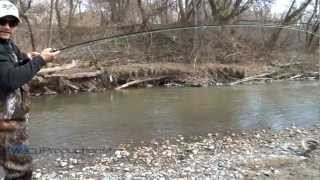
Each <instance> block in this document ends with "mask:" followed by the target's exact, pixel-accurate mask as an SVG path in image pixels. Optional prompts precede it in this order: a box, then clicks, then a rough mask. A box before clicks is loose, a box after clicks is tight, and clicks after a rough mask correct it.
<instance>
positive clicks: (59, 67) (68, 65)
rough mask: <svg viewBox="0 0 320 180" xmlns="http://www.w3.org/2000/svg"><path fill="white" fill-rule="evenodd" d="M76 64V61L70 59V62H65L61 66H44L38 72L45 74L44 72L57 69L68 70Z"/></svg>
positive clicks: (56, 70)
mask: <svg viewBox="0 0 320 180" xmlns="http://www.w3.org/2000/svg"><path fill="white" fill-rule="evenodd" d="M77 64H78V62H77V61H72V63H71V64H65V65H63V66H57V67H52V68H44V69H41V70H40V71H39V72H38V74H39V75H45V74H49V73H52V72H58V71H64V70H68V69H72V68H74V67H76V66H77Z"/></svg>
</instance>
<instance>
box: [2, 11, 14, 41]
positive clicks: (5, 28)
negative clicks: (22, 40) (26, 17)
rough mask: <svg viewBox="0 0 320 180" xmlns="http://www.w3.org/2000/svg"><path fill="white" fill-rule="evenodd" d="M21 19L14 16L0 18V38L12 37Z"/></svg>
mask: <svg viewBox="0 0 320 180" xmlns="http://www.w3.org/2000/svg"><path fill="white" fill-rule="evenodd" d="M18 23H19V21H18V20H17V19H16V18H15V17H12V16H5V17H2V18H0V39H10V37H11V35H12V34H13V33H14V31H15V29H16V28H15V27H16V26H17V25H18Z"/></svg>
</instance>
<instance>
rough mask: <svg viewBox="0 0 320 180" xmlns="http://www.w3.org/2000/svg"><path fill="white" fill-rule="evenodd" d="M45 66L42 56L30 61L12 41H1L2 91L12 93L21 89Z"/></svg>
mask: <svg viewBox="0 0 320 180" xmlns="http://www.w3.org/2000/svg"><path fill="white" fill-rule="evenodd" d="M16 60H17V61H18V62H17V61H16ZM43 65H45V61H44V60H43V59H42V58H41V57H40V56H37V57H35V58H33V59H32V60H31V61H30V59H28V57H27V56H26V55H25V54H24V53H22V52H21V51H20V50H19V48H17V46H16V45H15V44H14V43H13V42H12V41H11V40H1V39H0V91H2V92H11V91H14V90H16V89H18V88H20V87H21V86H22V85H24V84H25V83H27V82H29V81H30V80H31V79H32V78H33V77H34V76H35V75H36V73H37V72H38V71H39V70H40V68H41V67H42V66H43Z"/></svg>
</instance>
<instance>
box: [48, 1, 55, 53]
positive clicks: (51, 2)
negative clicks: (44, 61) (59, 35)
mask: <svg viewBox="0 0 320 180" xmlns="http://www.w3.org/2000/svg"><path fill="white" fill-rule="evenodd" d="M53 8H54V0H50V13H49V27H48V30H49V36H48V42H47V47H50V46H51V40H52V20H53Z"/></svg>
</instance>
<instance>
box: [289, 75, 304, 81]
mask: <svg viewBox="0 0 320 180" xmlns="http://www.w3.org/2000/svg"><path fill="white" fill-rule="evenodd" d="M302 76H303V74H297V75H295V76H292V77H290V78H289V80H293V79H298V78H301V77H302Z"/></svg>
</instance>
